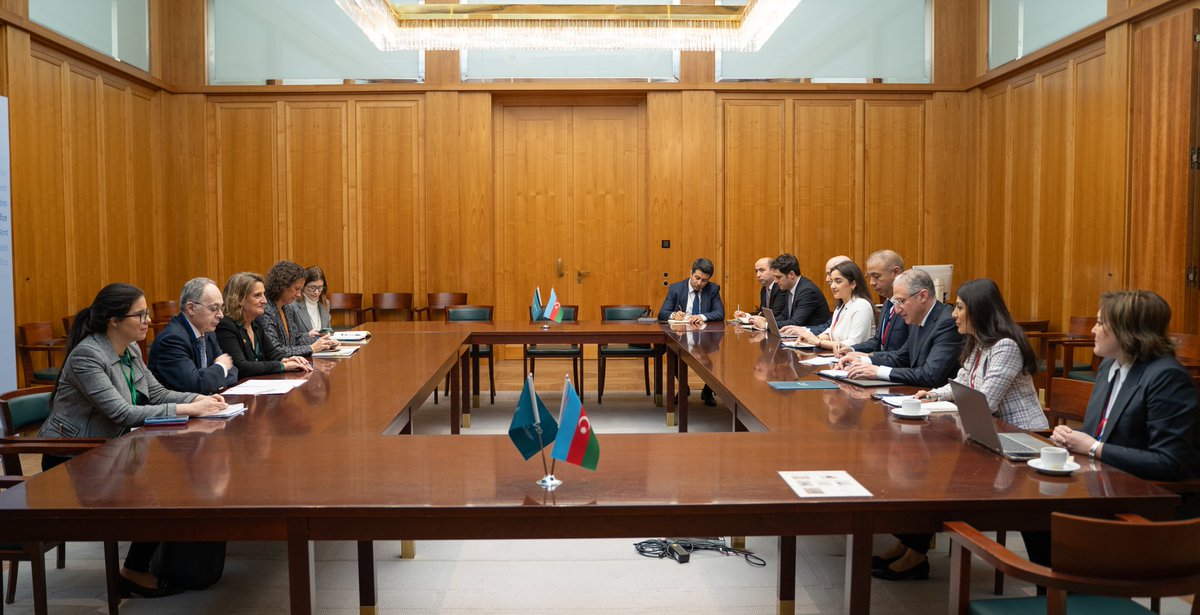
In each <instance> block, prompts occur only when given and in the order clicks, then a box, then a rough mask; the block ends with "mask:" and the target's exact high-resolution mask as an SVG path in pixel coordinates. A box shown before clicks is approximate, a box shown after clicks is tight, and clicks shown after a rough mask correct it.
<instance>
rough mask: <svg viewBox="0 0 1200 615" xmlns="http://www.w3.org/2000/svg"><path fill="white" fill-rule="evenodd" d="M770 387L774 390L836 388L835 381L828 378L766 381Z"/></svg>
mask: <svg viewBox="0 0 1200 615" xmlns="http://www.w3.org/2000/svg"><path fill="white" fill-rule="evenodd" d="M767 384H770V385H771V388H772V389H775V390H776V391H818V390H822V389H836V388H838V385H837V383H836V382H829V381H828V380H783V381H778V382H768V383H767Z"/></svg>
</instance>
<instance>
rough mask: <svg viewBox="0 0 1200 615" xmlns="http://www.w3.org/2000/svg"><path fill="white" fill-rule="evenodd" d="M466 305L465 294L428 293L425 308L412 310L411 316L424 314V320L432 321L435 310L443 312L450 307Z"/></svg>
mask: <svg viewBox="0 0 1200 615" xmlns="http://www.w3.org/2000/svg"><path fill="white" fill-rule="evenodd" d="M466 304H467V293H429V294H428V295H426V301H425V307H421V308H417V309H415V310H413V316H414V317H415V316H416V315H417V314H421V313H424V314H425V320H432V319H433V312H434V311H435V310H445V309H446V308H447V307H449V306H451V305H466Z"/></svg>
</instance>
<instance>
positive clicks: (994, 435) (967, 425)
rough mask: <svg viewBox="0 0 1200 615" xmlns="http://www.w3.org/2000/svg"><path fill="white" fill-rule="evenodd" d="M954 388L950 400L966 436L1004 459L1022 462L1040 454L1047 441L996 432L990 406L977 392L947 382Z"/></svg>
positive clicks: (1026, 435) (955, 383)
mask: <svg viewBox="0 0 1200 615" xmlns="http://www.w3.org/2000/svg"><path fill="white" fill-rule="evenodd" d="M950 390H952V391H954V403H955V405H957V406H958V418H959V420H960V421H962V428H963V431H964V432H965V433H966V435H967V438H968V439H971V440H974V441H975V442H978V443H979V444H982V445H983V446H985V447H987V448H989V449H991V450H992V451H994V452H995V453H996V454H998V455H1000V456H1002V457H1004V458H1005V459H1012V460H1015V461H1024V460H1026V459H1033V458H1034V457H1037V456H1038V455H1041V451H1042V447H1043V446H1053V444H1051V443H1050V442H1047V441H1046V440H1043V439H1041V438H1038V437H1036V436H1032V435H1030V434H1027V433H1000V432H998V431H996V422H995V421H994V420H993V419H992V409H991V407H990V406H988V403H987V397H986V396H985V395H984V394H983V392H981V391H977V390H975V389H972V388H971V387H969V386H966V385H964V384H960V383H958V382H956V381H953V380H951V381H950Z"/></svg>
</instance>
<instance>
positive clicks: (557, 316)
mask: <svg viewBox="0 0 1200 615" xmlns="http://www.w3.org/2000/svg"><path fill="white" fill-rule="evenodd" d="M543 316H545V317H546V320H553V321H554V322H562V318H563V317H562V304H560V303H559V302H558V295H557V294H556V293H555V292H554V288H553V287H551V288H550V300H549V301H547V302H546V312H545V313H544V314H543Z"/></svg>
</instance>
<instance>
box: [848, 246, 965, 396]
mask: <svg viewBox="0 0 1200 615" xmlns="http://www.w3.org/2000/svg"><path fill="white" fill-rule="evenodd" d="M933 295H934V288H933V278H931V277H929V274H928V273H926V272H924V271H922V270H920V269H909V270H908V271H905V272H903V273H901V274H900V275H898V276H896V281H895V283H894V284H893V286H892V303H893V304H894V305H895V306H896V314H895V315H896V316H900V317H901V318H903V319H904V322H905V324H907V325H908V340H907V341H906V342H905V344H904V345H903V346H901V347H900V348H899V349H897V350H892V351H881V352H875V353H872V354H866V353H862V352H852V353H850V354H848V355H846V356H844V357H842V360H841V361H840V362H839V363H838V367H839V368H840V369H845V370H846V371H848V372H849V373H850V374H849V376H850V377H851V378H867V379H878V380H890V381H892V382H898V383H902V384H909V385H912V386H918V387H940V386H942V385H944V384H946V381H948V380H949V379H950V378H951V377H952V376H954V374H955V373H957V372H958V366H959V354H960V353H961V352H962V335H960V334H959V333H958V325H956V324H955V322H954V316H953V315H952V312H953V311H954V310H953V308H951V307H950V306H949V305H946V304H945V303H941V302H939V301H938V300H937V299H935V298H934V296H933Z"/></svg>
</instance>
